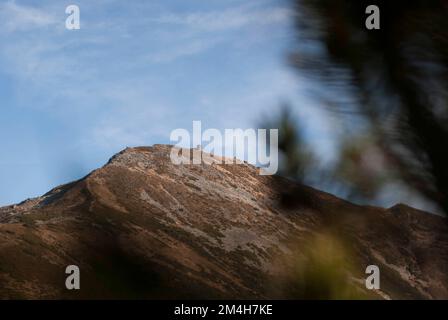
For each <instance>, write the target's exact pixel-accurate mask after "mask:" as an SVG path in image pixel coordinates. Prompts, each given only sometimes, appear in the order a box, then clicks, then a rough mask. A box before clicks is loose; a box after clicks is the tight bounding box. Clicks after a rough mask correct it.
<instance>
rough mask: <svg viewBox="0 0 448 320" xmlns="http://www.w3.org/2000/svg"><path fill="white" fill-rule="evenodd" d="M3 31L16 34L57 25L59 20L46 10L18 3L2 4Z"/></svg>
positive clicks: (0, 11)
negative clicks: (16, 32)
mask: <svg viewBox="0 0 448 320" xmlns="http://www.w3.org/2000/svg"><path fill="white" fill-rule="evenodd" d="M0 21H1V22H2V31H6V32H14V31H24V30H29V29H35V28H42V27H47V26H50V25H53V24H55V23H57V22H58V21H57V19H56V18H55V17H54V16H52V15H51V14H49V13H48V12H46V11H44V10H40V9H37V8H34V7H29V6H24V5H19V4H17V3H16V1H14V0H12V1H8V2H6V3H2V4H0Z"/></svg>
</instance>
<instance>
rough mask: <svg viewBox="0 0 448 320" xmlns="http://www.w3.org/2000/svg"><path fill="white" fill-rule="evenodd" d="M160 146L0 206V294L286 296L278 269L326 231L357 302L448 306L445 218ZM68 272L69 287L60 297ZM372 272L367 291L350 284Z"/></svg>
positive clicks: (291, 294)
mask: <svg viewBox="0 0 448 320" xmlns="http://www.w3.org/2000/svg"><path fill="white" fill-rule="evenodd" d="M170 148H171V147H170V146H164V145H155V146H153V147H148V148H146V147H141V148H129V149H126V150H124V151H122V152H121V153H119V154H117V155H115V156H114V157H113V158H112V159H111V160H110V161H109V163H108V164H106V165H105V166H104V167H103V168H101V169H98V170H96V171H94V172H92V173H91V174H90V175H88V176H87V177H85V178H84V179H82V180H79V181H76V182H73V183H70V184H67V185H64V186H61V187H58V188H56V189H54V190H52V191H50V192H49V193H47V194H46V195H44V196H42V197H39V198H36V199H31V200H27V201H25V202H23V203H21V204H18V205H14V206H9V207H4V208H0V298H3V299H5V298H38V299H41V298H50V299H55V298H64V299H65V298H68V299H78V298H87V299H90V298H284V297H287V298H298V297H301V295H300V294H299V295H298V294H297V290H295V291H294V290H289V289H291V288H292V287H294V286H295V284H294V283H291V279H290V278H288V276H285V274H290V273H285V272H286V271H285V270H295V269H297V268H299V266H300V264H299V265H296V264H295V261H296V260H295V257H296V256H306V254H305V252H306V251H307V250H309V249H310V243H311V242H310V240H309V239H312V237H313V236H314V235H316V234H319V233H321V232H322V230H327V229H329V227H328V226H331V233H332V234H337V235H338V236H340V237H341V239H342V240H341V241H342V242H343V243H344V245H345V246H346V247H347V248H348V250H349V251H350V255H351V257H352V260H350V264H351V267H350V270H349V271H347V272H349V278H350V279H351V281H352V282H353V284H354V286H356V288H357V290H359V291H360V292H361V293H362V294H363V295H364V294H370V297H374V298H398V299H403V298H448V276H447V274H448V272H447V271H448V267H447V266H448V254H447V252H446V248H447V245H448V228H447V225H446V222H445V219H444V218H442V217H439V216H435V215H431V214H428V213H425V212H421V211H418V210H415V209H412V208H410V207H407V206H404V205H397V206H395V207H393V208H390V209H382V208H375V207H363V206H357V205H354V204H351V203H349V202H346V201H344V200H341V199H338V198H336V197H334V196H332V195H329V194H327V193H323V192H320V191H317V190H314V189H312V188H308V187H304V186H299V185H296V184H294V183H293V182H291V181H288V180H286V179H283V178H280V177H276V176H260V175H258V171H257V169H256V168H254V167H252V166H250V165H247V164H240V165H217V164H213V165H205V164H204V165H174V164H172V163H171V161H170V158H169V152H170ZM204 155H205V154H204ZM283 191H284V192H286V193H287V194H289V196H288V197H286V198H285V196H284V193H283ZM281 199H287V200H288V201H286V204H287V205H286V206H285V205H282V204H281V201H280V200H281ZM283 203H285V201H283ZM330 239H331V238H330ZM330 254H331V252H330ZM71 264H75V265H77V266H79V267H80V270H81V290H73V291H69V290H67V289H65V285H64V283H65V278H66V276H67V275H66V274H65V273H64V271H65V267H66V266H67V265H71ZM371 264H375V265H378V266H379V267H380V270H381V291H378V292H375V293H372V292H366V290H365V288H364V284H363V283H364V279H365V277H366V275H365V273H364V271H365V268H366V266H367V265H371ZM288 268H289V269H288ZM292 282H294V280H293V281H292ZM290 287H291V288H290ZM302 293H303V291H302ZM305 297H306V295H305Z"/></svg>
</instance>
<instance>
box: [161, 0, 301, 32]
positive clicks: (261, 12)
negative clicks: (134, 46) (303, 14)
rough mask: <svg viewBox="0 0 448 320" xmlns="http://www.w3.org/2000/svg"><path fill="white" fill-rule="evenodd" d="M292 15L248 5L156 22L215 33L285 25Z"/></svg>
mask: <svg viewBox="0 0 448 320" xmlns="http://www.w3.org/2000/svg"><path fill="white" fill-rule="evenodd" d="M292 14H293V13H292V10H291V9H288V8H254V7H253V6H247V5H246V6H240V7H237V8H231V9H226V10H221V11H210V12H195V13H183V14H173V13H170V14H166V15H163V16H161V17H158V18H157V19H155V21H157V22H158V23H163V24H174V25H182V26H186V27H190V28H195V29H198V30H202V31H207V32H215V31H223V30H232V29H238V28H242V27H246V26H249V25H269V24H275V23H284V22H286V21H289V20H290V18H291V16H292Z"/></svg>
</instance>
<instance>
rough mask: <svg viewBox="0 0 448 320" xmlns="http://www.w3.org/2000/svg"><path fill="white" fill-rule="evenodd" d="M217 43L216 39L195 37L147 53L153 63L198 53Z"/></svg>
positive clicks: (170, 60) (165, 61)
mask: <svg viewBox="0 0 448 320" xmlns="http://www.w3.org/2000/svg"><path fill="white" fill-rule="evenodd" d="M218 43H219V40H218V39H197V40H192V41H189V42H187V43H185V44H183V45H177V46H175V47H173V48H170V49H169V50H166V51H159V52H157V53H154V54H151V55H149V60H150V61H151V62H153V63H167V62H172V61H174V60H176V59H178V58H183V57H188V56H193V55H197V54H200V53H202V52H204V51H207V50H208V49H210V48H212V47H213V46H215V45H216V44H218Z"/></svg>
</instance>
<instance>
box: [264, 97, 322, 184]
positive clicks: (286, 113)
mask: <svg viewBox="0 0 448 320" xmlns="http://www.w3.org/2000/svg"><path fill="white" fill-rule="evenodd" d="M260 127H262V128H273V129H274V128H275V129H278V133H279V135H278V136H279V140H278V150H279V156H280V168H279V174H280V175H283V176H288V177H292V178H294V179H296V180H298V181H300V182H301V183H307V182H308V181H307V178H308V177H309V173H310V172H312V171H313V168H312V165H313V162H314V156H313V153H312V150H311V148H310V147H309V146H308V145H307V144H306V139H305V138H304V137H303V136H304V133H303V132H302V131H301V130H300V128H301V126H299V125H297V122H296V119H295V118H294V116H293V114H292V107H291V106H290V105H289V104H287V103H285V104H283V105H282V106H281V111H280V113H279V115H278V116H277V118H274V119H273V120H271V122H269V123H263V124H262V125H261V126H260Z"/></svg>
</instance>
